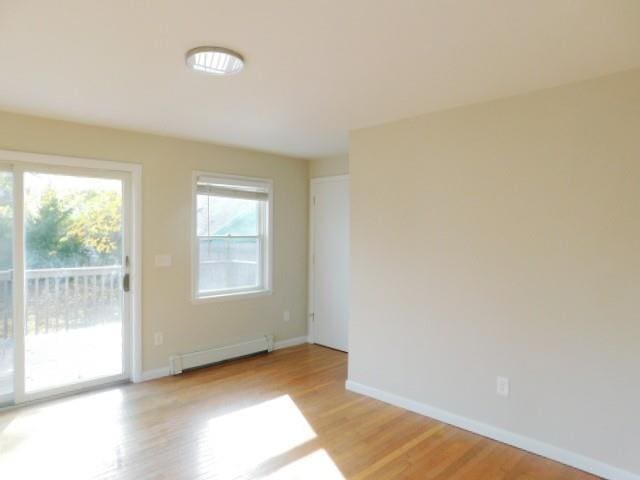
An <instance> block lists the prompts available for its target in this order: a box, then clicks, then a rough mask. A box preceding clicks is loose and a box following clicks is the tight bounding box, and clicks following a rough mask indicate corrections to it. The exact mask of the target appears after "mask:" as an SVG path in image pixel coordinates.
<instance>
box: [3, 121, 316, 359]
mask: <svg viewBox="0 0 640 480" xmlns="http://www.w3.org/2000/svg"><path fill="white" fill-rule="evenodd" d="M0 149H9V150H22V151H26V152H36V153H48V154H59V155H72V156H80V157H90V158H99V159H104V160H116V161H122V162H135V163H140V164H142V165H143V210H144V211H143V298H142V300H143V307H142V308H143V327H142V328H143V349H144V351H143V368H144V369H145V370H150V369H155V368H161V367H166V366H167V365H168V356H169V355H170V354H172V353H176V352H190V351H194V350H197V349H201V348H205V347H209V346H213V345H220V344H225V343H227V342H230V341H234V340H237V339H243V338H253V337H256V336H259V335H261V334H265V333H274V334H275V336H276V340H284V339H288V338H293V337H298V336H302V335H306V298H307V293H306V282H307V205H308V203H307V202H308V165H307V161H306V160H299V159H292V158H286V157H282V156H277V155H269V154H264V153H258V152H254V151H248V150H241V149H236V148H228V147H222V146H216V145H212V144H206V143H198V142H190V141H185V140H178V139H175V138H167V137H160V136H154V135H146V134H141V133H134V132H127V131H121V130H113V129H107V128H98V127H91V126H86V125H79V124H74V123H67V122H60V121H54V120H46V119H41V118H36V117H28V116H21V115H14V114H8V113H2V112H0ZM193 170H205V171H211V172H216V173H228V174H238V175H248V176H255V177H266V178H271V179H273V181H274V238H275V252H274V262H275V263H274V293H273V295H270V296H266V297H259V298H254V299H246V300H229V301H222V302H216V303H208V304H201V305H192V304H191V302H190V278H191V277H190V272H191V265H190V218H191V217H190V215H191V172H192V171H193ZM159 253H169V254H172V255H173V266H172V267H170V268H156V267H155V266H154V256H155V255H156V254H159ZM284 310H290V315H291V319H290V321H289V322H288V323H284V321H283V312H284ZM156 331H162V332H164V345H162V346H160V347H154V346H153V333H154V332H156Z"/></svg>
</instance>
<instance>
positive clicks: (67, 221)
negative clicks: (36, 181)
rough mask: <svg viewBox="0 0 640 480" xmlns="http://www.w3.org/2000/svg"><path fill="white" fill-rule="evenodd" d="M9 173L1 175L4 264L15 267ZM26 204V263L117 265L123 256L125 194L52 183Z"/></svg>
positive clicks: (42, 265) (1, 255)
mask: <svg viewBox="0 0 640 480" xmlns="http://www.w3.org/2000/svg"><path fill="white" fill-rule="evenodd" d="M11 196H12V193H11V177H10V175H6V174H5V175H2V176H0V270H9V269H11V251H12V248H11V247H12V227H13V225H12V223H13V222H12V208H11ZM38 200H39V201H38V202H37V203H35V204H34V205H27V218H26V221H25V229H26V237H25V243H26V256H27V258H26V263H27V268H28V269H40V268H73V267H86V266H102V265H117V264H120V262H121V256H122V253H121V252H122V241H121V238H122V236H121V224H122V199H121V194H120V193H119V192H117V191H113V190H95V189H91V190H80V191H78V190H73V191H69V192H67V193H64V192H61V191H60V190H58V189H55V188H52V187H51V186H49V187H48V188H46V189H45V190H44V191H43V192H42V194H41V195H40V196H39V198H38Z"/></svg>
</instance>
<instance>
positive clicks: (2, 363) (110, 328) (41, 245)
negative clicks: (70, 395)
mask: <svg viewBox="0 0 640 480" xmlns="http://www.w3.org/2000/svg"><path fill="white" fill-rule="evenodd" d="M129 190H130V189H129V178H128V176H127V174H125V173H122V174H119V173H111V172H109V173H105V172H98V171H91V170H84V169H82V170H79V169H71V168H66V167H65V168H58V167H55V168H54V167H51V166H36V165H28V164H18V165H13V169H12V171H8V170H6V169H5V170H2V171H0V245H1V247H2V250H1V253H0V402H2V401H4V402H7V401H9V402H11V401H14V402H18V403H19V402H22V401H28V400H32V399H36V398H42V397H46V396H50V395H54V394H58V393H64V392H68V391H73V390H76V389H79V388H85V387H89V386H93V385H97V384H103V383H106V382H111V381H116V380H119V379H124V378H127V377H128V373H129V362H128V359H129V358H130V356H129V343H130V342H129V338H128V332H129V331H130V329H129V328H128V322H129V320H128V318H129V312H128V310H127V307H126V306H127V305H128V302H125V295H127V292H126V291H127V290H128V289H127V285H128V278H126V277H127V276H128V271H127V270H128V264H129V258H128V255H127V251H128V249H129V244H130V241H129V235H128V233H129V232H128V230H129V228H128V224H129V218H130V214H129V211H128V205H129V203H130V202H129V201H128V195H129V193H128V192H129ZM14 232H16V233H17V235H14Z"/></svg>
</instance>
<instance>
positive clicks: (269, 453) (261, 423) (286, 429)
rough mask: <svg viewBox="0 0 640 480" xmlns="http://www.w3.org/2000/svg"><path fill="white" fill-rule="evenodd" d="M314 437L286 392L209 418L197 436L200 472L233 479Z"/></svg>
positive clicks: (313, 433)
mask: <svg viewBox="0 0 640 480" xmlns="http://www.w3.org/2000/svg"><path fill="white" fill-rule="evenodd" d="M315 437H316V434H315V432H314V431H313V429H312V428H311V426H310V425H309V423H308V422H307V421H306V419H305V418H304V415H303V414H302V412H300V410H299V409H298V407H297V406H296V404H295V403H294V402H293V400H292V399H291V397H289V395H283V396H280V397H277V398H274V399H273V400H269V401H266V402H263V403H260V404H258V405H254V406H251V407H248V408H245V409H242V410H237V411H235V412H232V413H228V414H226V415H223V416H220V417H215V418H212V419H211V420H209V421H208V422H207V425H206V427H205V428H204V430H203V431H202V433H201V437H200V438H199V445H198V450H199V460H200V461H199V462H198V463H199V464H200V465H201V468H202V469H203V471H202V472H201V473H202V474H203V475H204V474H207V473H209V474H210V473H211V472H215V474H216V478H236V476H238V475H242V474H245V473H247V472H249V471H251V470H253V469H254V468H255V467H257V466H258V465H260V464H261V463H264V462H266V461H268V460H270V459H273V458H274V457H277V456H278V455H282V454H284V453H286V452H288V451H289V450H292V449H293V448H295V447H297V446H299V445H302V444H304V443H306V442H308V441H310V440H313V439H314V438H315Z"/></svg>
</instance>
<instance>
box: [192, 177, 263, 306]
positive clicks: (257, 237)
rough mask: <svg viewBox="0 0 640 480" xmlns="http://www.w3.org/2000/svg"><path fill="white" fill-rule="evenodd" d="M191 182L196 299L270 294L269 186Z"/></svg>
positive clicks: (244, 181) (226, 180) (232, 180)
mask: <svg viewBox="0 0 640 480" xmlns="http://www.w3.org/2000/svg"><path fill="white" fill-rule="evenodd" d="M194 180H195V189H194V192H195V194H194V209H195V222H194V224H195V232H194V237H195V245H194V259H195V262H194V297H195V299H196V300H197V299H206V298H215V297H221V296H229V295H236V294H251V293H258V292H268V291H270V288H271V285H270V283H271V281H270V279H271V268H270V257H271V245H270V241H271V228H270V226H271V221H270V220H271V196H272V183H271V181H269V180H257V179H249V178H241V177H225V176H214V175H207V174H202V173H196V174H195V175H194Z"/></svg>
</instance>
